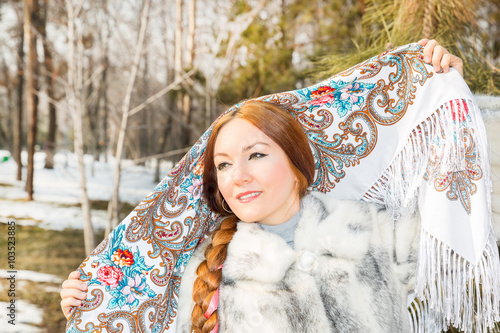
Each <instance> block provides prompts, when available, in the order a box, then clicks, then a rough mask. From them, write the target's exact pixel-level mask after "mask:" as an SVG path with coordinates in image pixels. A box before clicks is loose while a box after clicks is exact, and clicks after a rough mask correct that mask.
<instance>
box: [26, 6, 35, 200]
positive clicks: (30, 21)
mask: <svg viewBox="0 0 500 333" xmlns="http://www.w3.org/2000/svg"><path fill="white" fill-rule="evenodd" d="M23 1H24V2H23V4H24V37H25V41H26V44H27V45H28V66H27V69H28V70H27V73H26V77H27V79H26V81H27V89H26V90H27V92H28V96H27V109H28V142H27V144H28V174H27V177H26V192H28V200H30V201H31V200H33V192H34V191H33V179H34V177H33V176H34V156H35V144H36V132H37V121H38V97H37V94H36V92H37V90H38V85H37V78H38V63H37V62H38V59H37V53H36V51H37V50H36V34H35V32H34V31H33V30H34V28H35V23H36V21H37V20H36V13H37V12H38V3H37V1H38V0H23Z"/></svg>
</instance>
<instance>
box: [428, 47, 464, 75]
mask: <svg viewBox="0 0 500 333" xmlns="http://www.w3.org/2000/svg"><path fill="white" fill-rule="evenodd" d="M418 43H419V44H420V45H422V46H423V47H424V61H425V62H426V63H429V64H432V66H434V71H435V72H436V73H438V72H440V71H441V70H443V72H444V73H448V71H449V70H450V67H453V68H455V69H456V70H457V71H458V72H459V73H460V75H462V77H463V76H464V63H463V61H462V59H460V58H459V57H457V56H455V55H453V54H451V53H450V52H448V50H446V49H445V48H444V47H442V46H441V45H439V43H438V42H437V41H436V40H435V39H431V40H428V39H421V40H419V41H418Z"/></svg>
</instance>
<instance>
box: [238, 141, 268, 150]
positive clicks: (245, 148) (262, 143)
mask: <svg viewBox="0 0 500 333" xmlns="http://www.w3.org/2000/svg"><path fill="white" fill-rule="evenodd" d="M258 144H261V145H266V146H269V144H267V143H265V142H262V141H257V142H255V143H252V144H251V145H248V146H245V147H243V149H242V151H243V152H246V151H249V150H250V149H252V148H253V147H255V146H256V145H258Z"/></svg>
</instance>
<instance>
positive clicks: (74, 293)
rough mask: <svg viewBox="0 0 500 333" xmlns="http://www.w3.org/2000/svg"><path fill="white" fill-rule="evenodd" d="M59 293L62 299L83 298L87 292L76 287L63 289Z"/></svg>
mask: <svg viewBox="0 0 500 333" xmlns="http://www.w3.org/2000/svg"><path fill="white" fill-rule="evenodd" d="M59 294H60V296H61V299H63V300H64V299H67V298H75V299H79V300H84V299H86V298H87V293H86V292H84V291H81V290H78V289H63V290H61V292H60V293H59Z"/></svg>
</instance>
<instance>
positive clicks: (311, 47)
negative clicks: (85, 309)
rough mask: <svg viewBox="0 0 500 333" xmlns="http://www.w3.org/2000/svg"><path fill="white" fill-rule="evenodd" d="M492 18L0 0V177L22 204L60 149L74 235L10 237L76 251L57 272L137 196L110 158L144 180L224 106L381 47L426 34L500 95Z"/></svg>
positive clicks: (379, 4) (329, 2)
mask: <svg viewBox="0 0 500 333" xmlns="http://www.w3.org/2000/svg"><path fill="white" fill-rule="evenodd" d="M499 22H500V0H447V1H445V0H346V1H340V0H249V1H241V0H167V1H165V0H107V1H105V0H3V1H1V2H0V149H3V150H5V151H6V152H7V153H6V154H4V161H7V160H9V159H11V160H13V161H14V162H15V164H16V172H14V173H13V174H12V177H13V178H15V181H16V182H13V183H10V182H9V183H5V184H0V186H2V187H5V188H10V187H12V186H18V187H19V186H22V187H23V191H24V190H25V197H24V198H22V199H18V200H23V201H26V202H29V201H33V200H34V201H36V200H37V188H36V186H34V179H35V177H36V173H37V172H40V170H39V169H37V168H36V167H35V164H36V163H35V162H36V158H35V155H36V154H39V153H43V154H41V155H39V156H43V168H44V169H48V170H51V169H54V166H55V163H56V162H55V156H57V154H58V153H60V152H67V153H70V154H72V155H73V156H74V157H75V160H76V161H77V163H76V169H77V170H78V183H79V189H78V191H79V193H78V201H79V203H78V205H79V207H81V210H82V216H83V234H82V232H76V233H75V232H73V231H71V230H66V231H61V232H65V234H64V233H63V234H55V231H54V232H53V233H51V234H47V231H41V230H38V229H37V228H36V226H34V227H24V228H22V227H18V230H17V232H18V235H19V237H20V238H23V237H25V238H26V240H28V239H29V240H30V242H35V241H34V240H33V235H38V236H37V237H38V238H39V239H52V240H54V239H58V237H60V238H61V240H64V241H65V242H67V243H65V244H67V246H70V247H71V250H69V252H67V253H66V252H60V251H61V249H59V252H58V251H56V250H55V249H53V253H52V255H53V256H56V257H57V256H59V257H60V258H66V259H67V257H69V256H71V257H74V258H75V260H76V261H74V260H73V261H70V262H68V261H64V260H63V261H62V263H61V265H60V267H59V269H58V270H57V271H55V272H54V271H52V270H50V269H47V270H44V269H43V268H42V269H41V271H44V272H46V273H48V272H51V273H54V274H55V275H57V276H60V277H63V276H65V275H66V274H67V273H68V272H69V271H70V270H72V269H74V268H75V265H78V263H79V262H80V261H81V260H82V259H83V258H84V257H85V253H89V252H90V251H91V250H92V249H93V248H94V247H95V245H96V244H97V243H98V242H99V241H100V239H102V237H103V236H104V235H105V234H107V233H108V232H109V231H110V230H111V229H112V228H113V227H114V226H116V224H117V223H118V222H119V221H120V220H121V219H122V218H123V217H124V214H127V213H128V212H129V211H130V209H131V207H133V206H134V205H135V204H137V202H136V203H135V204H134V203H133V202H132V203H129V204H128V205H126V204H125V203H123V202H120V201H121V200H120V183H121V178H120V176H121V175H122V172H121V170H122V168H123V163H124V162H123V161H125V160H127V161H129V162H130V161H131V162H132V163H133V164H135V165H144V166H147V167H151V168H153V169H154V172H153V173H152V177H153V178H154V179H153V182H155V183H157V182H159V181H160V180H161V178H162V177H164V176H165V174H166V172H168V167H169V166H172V165H173V164H175V162H177V161H178V160H179V159H180V158H181V157H182V156H183V154H184V153H185V152H186V151H187V149H188V148H189V147H190V146H191V145H192V144H193V143H194V141H195V140H196V139H197V138H198V137H199V136H200V135H201V134H202V133H203V132H204V130H205V129H206V128H207V127H208V126H209V125H210V124H211V123H212V121H213V120H214V119H215V118H216V117H217V116H218V115H219V114H220V113H221V112H223V111H224V110H226V109H227V108H228V106H230V105H232V104H234V103H236V102H238V101H240V100H242V99H246V98H251V97H257V96H261V95H265V94H269V93H275V92H282V91H286V90H294V89H297V88H300V87H304V86H308V85H310V84H312V83H314V82H316V81H319V80H320V79H324V78H326V77H328V76H330V75H332V74H334V73H337V72H339V71H341V70H343V69H346V68H348V67H350V66H352V65H354V64H356V63H358V62H360V61H362V60H364V59H366V58H369V57H371V56H374V55H376V54H378V53H380V52H381V51H384V50H386V49H388V48H392V47H393V46H398V45H403V44H406V43H410V42H416V41H418V40H419V39H421V38H435V39H437V40H438V41H439V42H440V44H442V45H443V46H445V47H446V48H447V49H448V50H449V51H450V52H452V53H453V54H455V55H457V56H459V57H461V58H462V59H463V61H464V64H465V79H466V81H467V83H468V84H469V86H470V87H471V90H472V91H473V92H475V93H481V94H490V95H500V25H499ZM89 157H90V160H89ZM96 163H104V164H107V165H109V168H110V169H111V170H112V173H111V175H112V177H113V181H112V183H113V186H112V189H111V190H110V191H109V192H110V193H109V196H108V197H107V198H105V199H104V200H100V201H98V200H93V199H92V198H91V197H89V193H88V180H87V179H88V177H89V175H88V173H89V172H90V174H91V175H92V174H94V172H95V170H94V168H95V165H96ZM162 166H167V167H166V168H163V169H162ZM89 170H90V171H89ZM13 181H14V179H13ZM13 184H14V185H13ZM2 204H5V202H3V203H2ZM130 205H132V206H130ZM0 209H1V207H0ZM96 209H101V210H103V209H104V210H106V212H107V218H106V221H107V223H106V226H105V228H104V230H101V229H99V228H97V230H96V228H95V226H94V225H93V223H92V216H93V211H95V210H96ZM11 218H15V216H11ZM6 221H7V220H6ZM6 221H2V222H6ZM2 228H3V227H2ZM5 230H7V229H6V228H5ZM68 240H69V241H68ZM82 240H83V241H82ZM3 241H4V242H5V241H6V240H3ZM40 242H41V241H40ZM3 244H4V243H0V245H2V246H3ZM34 244H35V245H33V246H32V247H31V248H30V249H28V248H25V249H22V250H20V251H25V252H21V253H22V256H23V258H26V259H24V260H26V262H25V263H23V260H21V263H20V264H19V265H21V266H20V267H21V268H23V269H30V265H29V263H30V262H31V261H32V260H33V257H37V256H40V254H39V253H36V252H34V251H35V250H34V248H36V247H37V245H36V244H38V247H40V243H36V242H35V243H34ZM78 244H81V245H82V246H81V249H75V248H77V247H78ZM20 246H21V245H20ZM30 251H32V252H30ZM2 252H3V250H2ZM19 256H20V255H18V257H19ZM4 259H5V260H4ZM0 260H2V264H3V263H4V262H6V261H7V259H6V258H3V257H2V258H0ZM50 260H51V261H52V262H53V261H54V258H51V259H50ZM61 260H62V259H61ZM23 265H25V267H24V266H23ZM0 267H3V266H1V265H0ZM36 288H39V286H38V285H36V286H34V287H31V289H30V288H27V289H26V291H24V292H23V294H22V296H23V298H25V299H28V300H30V301H31V302H32V303H36V304H38V305H39V306H44V307H46V308H47V309H53V310H54V311H45V313H44V314H43V316H44V317H43V321H42V322H41V323H39V324H37V325H35V326H37V327H38V328H39V329H42V331H43V330H45V329H47V330H48V331H50V332H52V331H62V327H63V326H64V320H63V318H62V317H61V316H62V315H61V314H60V312H59V310H58V309H57V308H58V296H57V294H54V293H52V295H45V296H43V297H41V296H39V295H38V294H37V293H36V292H35V290H36ZM48 294H50V293H48ZM1 297H2V296H0V301H2V298H1ZM5 300H6V301H8V300H7V299H5ZM0 330H1V329H0Z"/></svg>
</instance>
